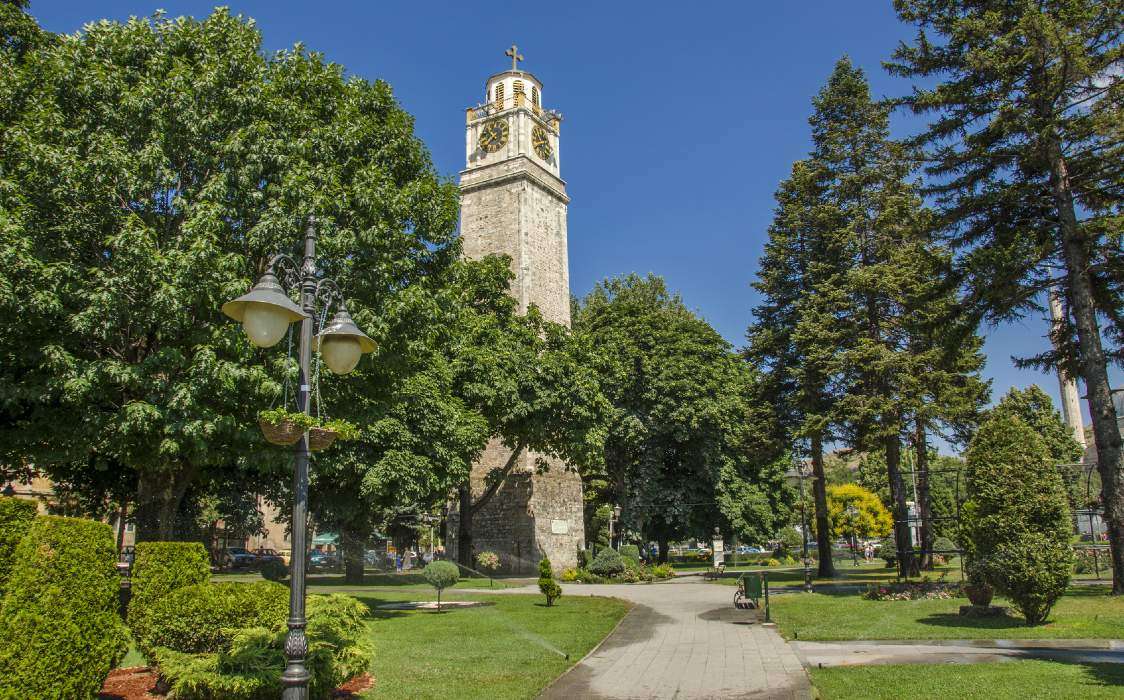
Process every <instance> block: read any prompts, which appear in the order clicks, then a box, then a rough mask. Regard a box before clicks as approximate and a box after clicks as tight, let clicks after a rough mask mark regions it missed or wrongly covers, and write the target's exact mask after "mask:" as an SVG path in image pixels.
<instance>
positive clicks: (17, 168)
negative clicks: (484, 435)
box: [0, 9, 458, 538]
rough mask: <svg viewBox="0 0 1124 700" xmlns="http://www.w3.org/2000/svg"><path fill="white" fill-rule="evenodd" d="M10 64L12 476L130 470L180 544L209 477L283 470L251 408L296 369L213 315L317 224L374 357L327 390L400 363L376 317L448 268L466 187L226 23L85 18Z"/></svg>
mask: <svg viewBox="0 0 1124 700" xmlns="http://www.w3.org/2000/svg"><path fill="white" fill-rule="evenodd" d="M5 16H7V15H5ZM3 60H4V61H5V65H6V66H10V67H13V70H12V71H11V72H8V73H6V74H5V78H4V79H3V80H2V81H0V84H2V85H3V86H4V87H3V89H4V91H5V97H11V98H13V99H12V100H11V101H9V100H8V99H5V100H2V101H3V102H4V103H5V104H6V105H9V106H11V108H10V109H9V110H8V111H5V112H4V113H3V116H4V120H3V122H2V123H0V251H2V255H3V256H4V257H3V263H2V264H0V270H2V271H0V288H2V289H3V291H4V293H3V294H0V298H2V301H0V304H3V305H4V306H3V308H0V336H2V339H0V357H2V358H3V361H2V362H0V395H2V396H3V399H0V400H2V401H3V403H2V404H0V411H2V412H3V415H4V420H3V421H0V435H2V439H0V443H2V444H3V446H4V447H3V455H2V461H3V462H4V463H5V465H6V466H8V467H11V466H18V465H20V464H25V463H28V462H31V463H34V465H35V466H36V467H37V468H39V469H42V470H45V471H46V472H47V473H48V474H50V473H52V472H53V471H54V470H56V469H59V470H66V471H70V472H72V471H74V470H75V469H81V470H86V471H95V472H96V471H104V472H115V473H124V474H126V475H128V476H127V478H128V479H130V480H135V481H136V483H137V492H136V499H137V503H138V506H139V509H138V520H139V523H138V524H139V526H140V536H141V537H142V538H143V537H151V536H154V535H158V536H160V537H164V538H167V537H170V536H171V535H172V533H171V531H170V530H171V521H172V519H173V517H174V512H175V510H176V508H177V506H178V503H179V501H180V499H181V498H182V496H183V494H184V493H185V492H186V490H187V489H188V487H189V486H190V485H191V484H192V483H193V482H195V481H196V480H198V479H200V478H204V476H205V475H207V474H209V473H233V472H236V471H238V470H247V469H248V470H252V471H260V472H261V473H263V474H265V473H271V472H275V471H276V470H280V469H284V467H285V465H286V459H285V458H284V456H283V455H282V454H281V453H279V452H278V451H275V450H264V449H261V442H260V437H259V436H258V435H257V432H256V428H255V427H254V417H255V414H256V413H257V411H259V410H261V409H263V408H268V407H269V406H270V405H271V404H273V403H275V402H278V401H279V400H280V399H281V397H282V393H283V391H282V390H283V378H284V376H285V373H286V372H287V371H290V370H291V363H290V362H288V360H287V358H286V357H285V355H284V354H283V352H281V351H278V350H276V349H274V350H270V351H261V350H257V349H254V348H253V347H252V346H250V344H249V343H248V342H247V341H246V340H245V339H244V338H243V336H242V333H241V330H240V329H239V328H238V326H237V325H236V324H234V323H231V322H229V320H228V319H226V318H224V317H223V316H222V315H221V314H220V312H219V307H220V306H221V305H222V303H223V302H224V301H227V300H229V299H231V298H234V297H236V296H238V295H239V294H241V293H242V292H244V291H245V290H246V289H247V287H248V286H249V285H250V284H251V283H252V282H253V280H254V279H256V277H257V274H258V273H259V272H260V271H261V269H262V265H263V263H264V261H265V260H266V258H267V257H268V256H269V255H270V254H272V253H275V252H295V251H294V248H295V246H297V245H298V244H299V242H300V235H299V232H300V231H301V230H302V228H303V224H304V222H305V221H307V220H308V218H309V217H310V216H315V217H316V219H317V222H318V227H319V231H320V243H319V245H320V250H321V251H322V253H323V256H322V258H321V263H322V267H323V272H324V273H325V274H330V275H331V276H333V277H334V278H335V279H336V280H337V281H338V282H339V283H340V284H341V286H342V287H343V289H344V290H345V293H346V295H347V297H348V299H349V302H350V303H349V308H350V311H351V313H352V315H353V317H354V318H355V320H356V322H357V323H358V324H359V325H360V326H361V327H363V328H365V329H367V330H368V332H369V333H370V334H371V335H372V336H373V337H375V338H376V339H377V340H379V341H380V342H381V343H382V345H383V346H384V348H385V351H384V352H383V353H382V354H380V355H379V357H378V358H376V359H374V360H367V361H365V362H364V363H363V364H362V366H361V370H360V372H359V374H358V375H357V376H355V377H348V378H345V379H337V380H333V383H338V384H344V383H348V382H354V383H355V384H356V385H360V384H364V385H367V386H371V384H373V383H374V382H376V381H379V380H383V381H385V379H386V373H387V371H388V370H390V369H391V368H394V367H402V366H404V365H407V364H408V363H409V361H410V358H409V354H410V351H411V347H410V345H408V344H406V345H405V346H402V345H396V344H395V343H394V342H393V341H392V340H389V339H388V338H387V337H386V332H387V331H388V330H389V320H390V319H391V318H393V309H394V308H395V307H396V306H397V305H400V304H404V303H407V302H405V301H404V298H405V297H406V296H408V295H409V292H408V290H410V289H411V288H412V287H413V286H415V285H417V284H419V283H420V282H421V281H422V280H424V279H426V278H427V277H430V276H433V275H436V274H439V273H440V272H441V271H442V270H444V269H445V268H447V267H449V266H450V265H451V264H452V263H453V262H454V261H455V260H456V258H457V255H458V247H457V245H456V239H455V225H456V215H457V197H456V190H455V187H454V186H453V185H452V184H451V183H448V182H443V181H442V180H440V179H439V178H438V177H437V175H436V173H435V172H434V170H433V166H432V163H431V162H430V159H429V155H428V153H427V152H426V150H425V148H424V147H423V145H422V144H421V142H420V141H419V140H418V139H417V138H416V137H415V136H414V134H413V120H412V118H411V117H410V116H409V115H408V114H407V113H406V112H404V111H403V110H402V109H401V108H400V107H399V105H398V104H397V102H396V101H395V99H394V95H393V93H392V91H391V89H390V87H389V86H388V85H387V84H385V83H382V82H375V83H371V82H367V81H365V80H361V79H358V78H355V77H349V76H347V75H345V73H344V70H343V69H342V68H341V67H340V66H338V65H335V64H332V63H328V62H326V61H325V60H324V59H323V57H321V56H320V55H319V54H315V53H310V52H309V51H307V50H306V49H305V48H304V47H303V46H300V45H298V46H296V47H294V48H292V49H290V50H285V51H280V52H277V53H272V54H268V55H267V54H265V53H264V52H263V51H262V49H261V36H260V33H259V31H258V29H257V28H256V27H255V26H254V24H253V23H252V22H250V21H246V20H244V19H242V18H240V17H234V16H231V15H230V14H229V13H228V12H227V11H225V10H221V9H220V10H216V11H215V12H214V13H213V14H212V15H211V16H210V17H208V18H206V19H203V20H194V19H190V18H178V19H174V20H173V19H167V18H165V17H163V16H161V15H157V16H154V17H153V18H151V19H132V20H129V21H128V22H125V23H116V22H108V21H101V22H96V23H92V24H89V25H87V26H86V27H85V28H84V30H83V31H82V32H81V33H78V34H75V35H68V36H55V37H52V40H51V41H49V42H46V41H45V42H42V45H41V46H39V47H38V48H36V49H35V50H28V51H26V52H24V53H23V54H22V56H20V57H19V59H18V60H17V59H16V58H14V57H13V51H12V50H11V48H10V47H7V46H6V47H5V48H4V51H3ZM17 97H18V98H19V99H14V98H17ZM416 342H421V341H416ZM376 364H377V365H378V367H379V369H378V370H375V369H373V367H372V366H373V365H376ZM415 381H416V380H415ZM372 388H373V387H372ZM330 393H331V392H329V394H330ZM424 393H425V392H424V391H423V390H422V388H421V387H420V386H415V395H419V396H420V395H423V394H424ZM383 396H385V393H384V394H383ZM331 410H333V411H335V412H336V413H338V414H339V415H341V416H343V415H344V413H345V411H346V410H347V409H346V408H345V407H344V406H343V405H339V406H332V408H331ZM386 410H387V412H389V410H390V409H386ZM432 419H433V418H430V417H427V420H432ZM434 464H436V465H439V468H440V469H441V470H444V469H445V468H446V467H447V465H448V466H449V467H451V468H452V469H454V470H455V469H457V465H456V464H455V463H453V464H448V463H447V462H446V461H445V460H441V459H439V460H436V461H435V462H434ZM278 478H280V477H278Z"/></svg>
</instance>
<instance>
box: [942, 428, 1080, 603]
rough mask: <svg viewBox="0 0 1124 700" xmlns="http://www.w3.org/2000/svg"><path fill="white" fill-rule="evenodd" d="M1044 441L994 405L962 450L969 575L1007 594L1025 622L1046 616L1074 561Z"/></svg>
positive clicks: (1065, 514)
mask: <svg viewBox="0 0 1124 700" xmlns="http://www.w3.org/2000/svg"><path fill="white" fill-rule="evenodd" d="M1052 461H1053V460H1052V458H1051V455H1050V451H1049V448H1048V447H1047V446H1046V442H1045V441H1044V440H1043V439H1042V438H1041V437H1039V435H1038V434H1037V433H1036V432H1035V431H1034V430H1033V429H1032V428H1031V427H1030V426H1028V425H1027V424H1026V423H1024V422H1023V421H1022V420H1021V419H1020V418H1019V417H1018V416H1016V415H1013V414H1011V413H1006V412H998V413H996V414H995V415H993V416H992V417H990V418H989V419H988V420H987V421H986V422H985V423H984V424H983V425H982V426H980V430H979V432H978V433H976V436H975V437H974V438H972V442H971V444H970V445H969V447H968V452H967V465H968V468H967V484H968V500H967V501H966V502H965V504H964V520H963V530H964V536H963V537H962V538H961V546H963V547H964V550H965V556H966V557H967V559H968V570H969V574H970V575H971V576H972V577H973V578H982V579H983V580H985V581H987V582H988V583H990V584H991V585H993V586H995V587H996V588H997V589H998V590H999V591H1000V592H1002V593H1003V594H1005V595H1006V596H1008V597H1009V598H1010V599H1011V601H1012V602H1013V603H1014V604H1015V605H1017V606H1018V607H1019V609H1020V610H1021V611H1022V612H1023V614H1024V615H1025V616H1026V620H1027V622H1028V623H1030V624H1038V623H1041V622H1045V620H1046V618H1047V617H1048V616H1049V614H1050V609H1051V608H1052V607H1053V605H1054V602H1055V601H1056V600H1057V599H1058V598H1059V597H1061V595H1062V594H1063V593H1065V589H1066V586H1067V585H1068V584H1069V576H1070V570H1071V567H1072V566H1073V551H1072V549H1071V548H1070V545H1069V535H1070V532H1071V526H1070V514H1069V507H1068V506H1067V504H1066V496H1065V488H1064V486H1063V485H1062V479H1061V476H1060V475H1059V474H1058V470H1057V468H1056V467H1055V466H1054V464H1053V463H1052Z"/></svg>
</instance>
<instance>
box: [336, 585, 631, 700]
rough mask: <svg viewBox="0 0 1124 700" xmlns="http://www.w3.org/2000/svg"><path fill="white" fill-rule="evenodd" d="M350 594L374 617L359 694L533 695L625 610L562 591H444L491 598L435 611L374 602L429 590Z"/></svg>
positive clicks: (609, 602)
mask: <svg viewBox="0 0 1124 700" xmlns="http://www.w3.org/2000/svg"><path fill="white" fill-rule="evenodd" d="M353 595H355V597H356V598H358V599H359V600H361V601H363V602H364V603H367V604H368V605H369V606H371V608H372V611H371V614H372V616H373V618H374V619H373V620H372V621H371V622H370V623H369V628H370V634H371V640H372V642H373V643H374V645H375V661H374V665H373V666H372V669H371V673H372V675H374V677H375V686H374V688H372V689H371V690H370V691H369V692H367V693H365V694H364V695H363V697H364V698H442V699H444V698H452V697H455V698H489V699H491V698H496V699H500V698H533V697H535V696H537V695H538V694H539V692H540V691H541V690H542V689H543V688H545V687H546V686H547V685H548V684H549V683H550V682H551V681H553V680H554V679H555V678H557V677H558V676H559V675H561V674H562V673H563V672H564V671H565V670H566V669H567V668H569V667H570V666H571V665H573V664H575V663H577V662H578V660H580V659H581V658H582V657H583V656H584V655H585V654H586V653H587V652H588V651H589V650H590V649H592V648H593V647H594V646H595V645H596V644H597V643H598V642H600V641H601V639H602V638H604V637H605V635H607V634H608V633H609V632H610V631H611V630H612V629H613V627H614V626H615V625H616V624H617V622H618V621H619V620H620V618H621V617H622V616H623V615H624V614H625V612H627V610H628V605H627V604H626V603H624V602H622V601H619V600H614V599H609V598H594V597H577V596H563V597H562V598H561V599H560V600H559V601H558V602H557V603H556V604H555V605H554V607H551V608H547V607H546V606H545V604H544V602H543V598H542V596H531V595H494V596H480V595H456V594H451V595H450V594H446V595H445V596H442V597H443V598H446V599H457V600H487V601H490V602H493V603H495V605H492V606H488V607H481V608H462V609H459V610H450V611H446V612H442V613H440V614H438V613H436V612H432V611H399V610H377V609H375V607H376V606H377V605H379V604H381V603H385V602H391V601H396V600H418V599H422V600H432V599H433V598H432V596H429V595H426V596H418V595H410V594H408V593H403V592H399V591H389V590H388V589H382V590H380V591H378V592H371V593H359V594H353ZM560 652H561V653H560ZM563 654H569V655H570V658H569V660H567V659H566V658H565V657H564V656H563Z"/></svg>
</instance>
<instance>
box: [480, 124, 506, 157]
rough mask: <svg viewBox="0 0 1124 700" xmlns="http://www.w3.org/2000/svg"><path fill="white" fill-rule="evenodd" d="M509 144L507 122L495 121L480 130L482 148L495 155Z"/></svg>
mask: <svg viewBox="0 0 1124 700" xmlns="http://www.w3.org/2000/svg"><path fill="white" fill-rule="evenodd" d="M505 143H507V122H506V121H504V120H502V119H493V120H492V121H490V122H488V123H487V124H485V125H484V127H483V128H482V129H481V130H480V148H482V149H484V150H485V151H487V152H488V153H495V152H496V151H498V150H500V149H501V148H503V146H504V144H505Z"/></svg>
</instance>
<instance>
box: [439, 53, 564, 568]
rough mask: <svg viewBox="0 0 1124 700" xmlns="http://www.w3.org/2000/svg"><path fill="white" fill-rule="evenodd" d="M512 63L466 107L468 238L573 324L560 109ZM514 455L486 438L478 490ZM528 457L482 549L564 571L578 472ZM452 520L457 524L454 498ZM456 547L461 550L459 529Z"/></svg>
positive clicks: (482, 521) (558, 318)
mask: <svg viewBox="0 0 1124 700" xmlns="http://www.w3.org/2000/svg"><path fill="white" fill-rule="evenodd" d="M507 55H508V56H510V57H511V58H512V70H508V71H503V72H501V73H496V74H495V75H493V76H491V77H490V78H488V80H487V82H486V84H485V97H484V102H482V103H481V104H478V105H476V106H474V107H470V108H468V109H467V111H466V124H465V169H464V170H463V171H462V172H461V173H460V188H461V229H460V230H461V238H462V243H463V246H464V253H465V255H466V256H467V257H469V258H472V259H479V258H483V257H486V256H488V255H507V256H509V257H510V258H511V264H512V272H513V273H514V275H515V279H514V280H513V281H512V285H511V293H512V295H513V296H514V297H515V298H516V300H517V301H518V305H519V311H520V312H521V313H525V312H526V311H527V309H528V308H529V307H530V306H531V305H532V304H534V305H535V306H537V307H538V308H539V310H540V311H541V312H542V314H543V317H544V318H546V319H547V320H548V321H553V322H555V323H560V324H564V325H566V326H569V325H570V278H569V261H568V253H567V230H566V209H567V205H568V204H569V202H570V198H569V197H568V196H567V194H566V183H565V181H563V180H562V177H561V160H560V156H559V136H560V133H561V126H562V115H561V114H559V113H558V112H556V111H553V110H549V109H546V108H544V107H543V106H542V105H543V85H542V82H541V81H539V79H538V78H536V77H535V76H534V75H532V74H531V73H528V72H526V71H523V70H520V69H519V68H518V61H519V60H522V57H521V56H519V55H518V53H517V50H516V48H515V47H512V49H511V50H510V51H508V53H507ZM510 456H511V452H510V451H509V450H508V449H507V448H505V447H504V446H503V445H502V444H500V442H499V441H498V440H493V441H492V442H491V444H489V445H488V447H487V449H486V450H485V452H484V454H483V456H482V457H481V459H480V461H479V462H478V463H477V464H476V465H474V467H473V470H472V477H471V488H472V493H473V497H474V498H475V497H476V496H477V495H479V494H480V493H482V492H483V491H484V488H485V479H486V477H487V475H488V473H489V472H491V471H492V470H493V469H498V468H501V467H502V466H503V465H504V464H505V463H506V462H507V461H508V459H509V458H510ZM543 460H544V457H543V456H542V455H538V454H534V453H527V454H524V455H522V456H521V457H520V459H519V461H518V462H517V464H516V466H515V468H514V469H513V470H512V473H511V474H510V475H509V476H508V478H507V479H505V481H504V483H503V485H502V486H501V487H500V489H499V491H498V492H497V493H496V495H495V496H494V497H493V498H492V499H491V500H490V501H489V502H488V503H487V504H486V506H485V507H483V508H482V509H481V510H480V511H478V512H477V513H476V514H475V515H474V516H473V527H472V536H473V549H474V550H475V553H478V552H483V551H493V552H495V553H497V554H498V555H500V560H501V565H502V567H503V571H506V572H508V573H532V572H534V571H535V568H536V567H537V565H538V561H539V559H540V558H542V557H543V556H546V557H549V558H550V561H551V563H552V564H553V565H554V567H555V568H556V569H561V568H565V567H571V566H576V564H577V557H578V551H579V550H580V549H581V548H583V547H584V546H585V528H584V522H583V514H582V485H581V478H580V476H579V475H578V474H577V473H576V472H575V471H574V470H572V469H568V468H567V466H566V465H565V464H562V463H561V462H559V461H558V460H550V459H545V462H546V463H547V464H548V468H547V469H546V470H541V469H536V464H537V463H538V462H540V461H543ZM451 516H452V517H451V518H450V520H451V521H453V522H455V516H456V506H455V505H454V508H453V512H452V513H451ZM448 540H449V541H448V549H449V553H450V555H451V556H454V557H455V556H456V555H457V553H458V542H457V539H456V528H455V527H450V528H449V536H448Z"/></svg>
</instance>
